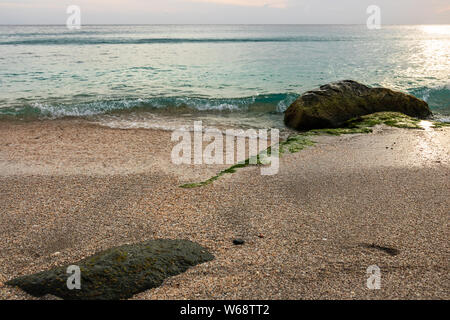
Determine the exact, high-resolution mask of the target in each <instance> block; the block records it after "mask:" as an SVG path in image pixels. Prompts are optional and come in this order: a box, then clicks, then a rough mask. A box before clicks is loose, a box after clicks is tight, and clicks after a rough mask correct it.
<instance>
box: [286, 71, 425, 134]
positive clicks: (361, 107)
mask: <svg viewBox="0 0 450 320" xmlns="http://www.w3.org/2000/svg"><path fill="white" fill-rule="evenodd" d="M383 111H394V112H401V113H404V114H406V115H408V116H411V117H416V118H426V117H428V116H430V115H431V111H430V108H429V107H428V104H427V103H426V102H425V101H423V100H420V99H418V98H416V97H414V96H412V95H409V94H405V93H402V92H396V91H392V90H390V89H386V88H369V87H368V86H365V85H363V84H360V83H358V82H356V81H352V80H344V81H338V82H333V83H330V84H326V85H324V86H321V87H320V88H318V89H315V90H312V91H308V92H306V93H304V94H303V95H301V96H300V97H299V98H298V99H297V100H296V101H295V102H294V103H293V104H292V105H291V106H290V107H289V108H288V109H287V110H286V112H285V116H284V122H285V124H286V125H287V126H288V127H291V128H294V129H297V130H310V129H321V128H337V127H339V126H341V125H343V124H344V123H345V122H346V121H347V120H349V119H352V118H355V117H360V116H363V115H367V114H371V113H375V112H383Z"/></svg>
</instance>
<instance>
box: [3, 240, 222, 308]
mask: <svg viewBox="0 0 450 320" xmlns="http://www.w3.org/2000/svg"><path fill="white" fill-rule="evenodd" d="M213 259H214V256H213V255H211V254H210V253H209V252H207V251H206V249H205V248H203V247H201V246H200V245H198V244H196V243H194V242H191V241H188V240H165V239H162V240H150V241H146V242H142V243H139V244H132V245H124V246H121V247H116V248H111V249H108V250H106V251H103V252H101V253H98V254H95V255H93V256H91V257H88V258H86V259H84V260H81V261H79V262H76V263H73V264H72V265H76V266H78V267H80V270H81V289H79V290H77V289H73V290H69V289H68V287H67V279H68V277H69V276H70V274H68V273H66V271H67V267H68V266H65V267H58V268H55V269H52V270H48V271H44V272H40V273H36V274H33V275H28V276H23V277H19V278H16V279H13V280H11V281H9V282H7V284H8V285H10V286H17V287H19V288H21V289H23V290H24V291H26V292H28V293H29V294H31V295H33V296H36V297H41V296H44V295H47V294H51V295H54V296H57V297H60V298H63V299H68V300H95V299H99V300H118V299H127V298H130V297H132V296H133V295H135V294H137V293H139V292H142V291H145V290H148V289H151V288H155V287H158V286H160V285H161V284H162V283H163V281H164V279H166V278H168V277H171V276H175V275H177V274H180V273H182V272H185V271H186V270H187V269H188V268H190V267H192V266H195V265H197V264H201V263H204V262H207V261H211V260H213Z"/></svg>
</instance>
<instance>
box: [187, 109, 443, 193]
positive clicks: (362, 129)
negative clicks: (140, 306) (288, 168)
mask: <svg viewBox="0 0 450 320" xmlns="http://www.w3.org/2000/svg"><path fill="white" fill-rule="evenodd" d="M419 123H420V120H419V119H416V118H413V117H410V116H407V115H405V114H403V113H400V112H377V113H372V114H369V115H365V116H361V117H357V118H353V119H350V120H348V121H347V122H346V123H345V124H344V125H343V126H342V127H340V128H328V129H313V130H309V131H305V132H301V133H298V134H294V135H291V136H289V138H287V139H286V140H285V141H282V142H280V145H279V147H280V156H281V155H282V154H284V153H296V152H299V151H301V150H303V149H305V148H306V147H309V146H313V145H314V144H315V142H314V141H312V140H311V139H310V137H311V136H318V135H333V136H340V135H343V134H357V133H371V132H372V131H373V130H372V127H374V126H376V125H383V124H384V125H386V126H390V127H396V128H403V129H419V130H423V128H422V127H421V126H420V125H419ZM434 125H435V127H438V125H441V126H444V125H446V124H443V123H439V124H438V123H437V122H435V123H434ZM266 151H267V154H268V155H270V154H271V148H270V147H269V148H268V149H267V150H266ZM256 158H257V162H256V164H255V165H262V164H263V163H261V161H260V155H257V156H256ZM250 163H251V162H250V159H247V160H245V161H243V162H241V163H238V164H235V165H233V166H231V167H229V168H228V169H225V170H223V171H221V172H219V173H218V174H217V175H215V176H213V177H211V178H209V179H208V180H205V181H201V182H195V183H188V184H183V185H181V186H180V187H181V188H197V187H203V186H206V185H208V184H211V183H213V182H214V181H216V180H218V179H219V178H220V177H221V176H223V175H225V174H231V173H235V172H236V171H237V169H240V168H245V167H248V166H250V165H252V164H250Z"/></svg>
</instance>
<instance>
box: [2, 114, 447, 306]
mask: <svg viewBox="0 0 450 320" xmlns="http://www.w3.org/2000/svg"><path fill="white" fill-rule="evenodd" d="M0 135H1V137H2V141H1V142H0V234H1V237H0V298H2V299H30V298H32V297H30V296H28V295H27V294H25V293H24V292H22V291H20V290H19V289H16V288H11V287H9V286H6V285H4V282H6V281H7V280H9V279H12V278H14V277H17V276H19V275H24V274H30V273H34V272H38V271H42V270H45V269H48V268H51V267H53V266H57V265H64V264H67V263H73V262H76V261H77V260H79V259H81V258H83V257H86V256H88V255H91V254H93V253H95V252H98V251H100V250H104V249H107V248H109V247H113V246H118V245H121V244H125V243H134V242H140V241H143V240H148V239H156V238H181V239H189V240H192V241H195V242H198V243H199V244H201V245H203V246H205V247H207V248H208V249H209V250H210V252H211V253H213V254H214V255H215V257H216V259H215V260H213V261H211V262H208V263H205V264H202V265H199V266H196V267H194V268H192V269H190V270H189V271H187V272H186V273H184V274H181V275H178V276H175V277H173V278H170V279H168V280H167V281H166V282H165V283H164V284H163V285H162V286H161V287H159V288H155V289H152V290H148V291H146V292H143V293H140V294H138V295H136V296H135V298H136V299H333V298H337V299H361V298H362V299H448V298H449V292H450V290H449V289H450V281H449V280H450V279H449V267H450V266H449V257H450V255H449V245H448V243H449V241H448V240H449V230H448V217H449V209H448V208H449V207H450V128H442V129H432V128H430V129H427V130H406V129H395V128H387V127H384V128H382V129H378V130H377V132H375V133H373V134H367V135H351V136H341V137H316V138H315V139H316V140H317V141H318V142H319V143H318V144H317V145H315V146H314V147H310V148H307V149H305V150H303V151H301V152H299V153H296V154H288V155H285V156H283V157H282V158H281V161H280V172H279V174H277V175H275V176H261V175H260V169H259V168H258V167H248V168H245V169H241V170H239V171H238V172H237V173H235V174H232V175H225V176H224V177H222V178H221V179H220V180H218V181H216V182H214V183H213V184H211V185H208V186H205V187H201V188H196V189H182V188H180V187H179V185H181V184H183V183H189V182H198V181H200V180H204V179H207V178H209V177H211V176H213V175H215V174H216V173H217V172H218V171H220V170H222V169H224V168H226V167H227V166H226V165H223V166H214V165H208V166H206V165H201V166H194V165H182V166H176V165H173V164H172V163H171V161H170V152H171V149H172V147H173V146H174V144H175V143H173V142H171V141H170V132H165V131H155V130H118V129H109V128H104V127H100V126H95V125H92V124H89V123H87V122H84V121H82V120H55V121H41V122H30V123H13V122H1V123H0ZM235 238H242V239H244V240H245V241H246V243H245V244H244V245H243V246H234V245H233V244H232V240H233V239H235ZM371 265H377V266H379V267H380V269H381V276H382V279H381V289H380V290H369V289H368V288H367V286H366V280H367V278H368V276H367V275H366V270H367V268H368V267H369V266H371Z"/></svg>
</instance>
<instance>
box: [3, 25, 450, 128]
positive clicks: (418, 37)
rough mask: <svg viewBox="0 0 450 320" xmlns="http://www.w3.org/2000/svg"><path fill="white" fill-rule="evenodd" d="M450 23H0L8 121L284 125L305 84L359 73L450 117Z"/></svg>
mask: <svg viewBox="0 0 450 320" xmlns="http://www.w3.org/2000/svg"><path fill="white" fill-rule="evenodd" d="M449 75H450V25H444V26H437V25H425V26H420V25H417V26H416V25H414V26H383V27H382V29H381V30H368V29H367V28H366V26H357V25H351V26H350V25H110V26H106V25H101V26H100V25H86V26H82V28H81V30H75V31H70V30H68V29H67V28H66V27H65V26H0V119H16V120H19V119H20V120H40V119H55V118H62V117H76V118H79V117H82V118H86V119H88V120H89V121H92V122H95V123H98V124H101V125H105V126H109V127H115V128H162V129H171V128H174V127H177V126H179V125H182V124H189V123H190V122H191V121H192V120H193V119H196V120H203V121H205V122H206V124H207V125H210V126H226V127H230V126H231V127H233V126H236V127H243V128H252V127H253V128H269V127H276V128H283V111H284V110H285V109H286V108H287V107H288V106H289V105H290V104H291V103H292V102H293V101H294V100H295V99H296V98H297V97H298V95H299V94H301V93H303V92H305V91H307V90H310V89H313V88H315V87H317V86H319V85H322V84H326V83H328V82H332V81H336V80H343V79H352V80H356V81H358V82H362V83H364V84H367V85H371V86H384V87H388V88H391V89H394V90H400V91H403V92H407V93H410V94H413V95H415V96H417V97H419V98H421V99H424V100H426V101H427V102H428V103H429V104H430V107H431V108H432V110H433V112H434V113H435V114H436V118H438V119H441V120H445V121H450V76H449Z"/></svg>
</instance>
